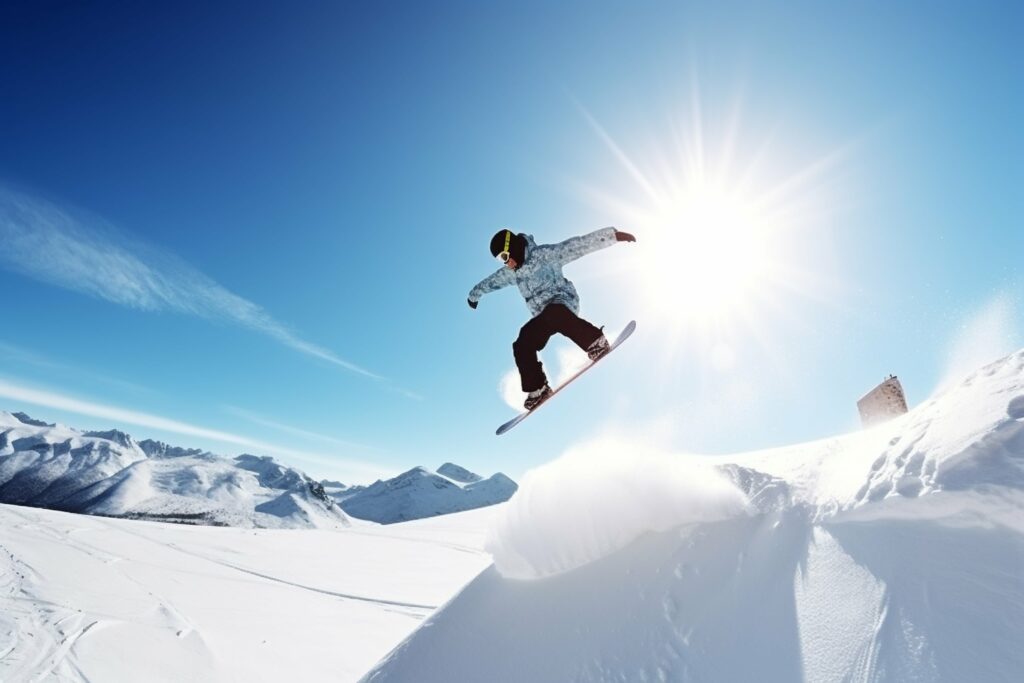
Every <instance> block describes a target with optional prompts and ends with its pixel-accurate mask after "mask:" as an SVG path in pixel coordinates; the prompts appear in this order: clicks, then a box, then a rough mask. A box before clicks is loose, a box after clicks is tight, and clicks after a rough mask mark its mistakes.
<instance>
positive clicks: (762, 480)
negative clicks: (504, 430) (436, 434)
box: [364, 351, 1024, 683]
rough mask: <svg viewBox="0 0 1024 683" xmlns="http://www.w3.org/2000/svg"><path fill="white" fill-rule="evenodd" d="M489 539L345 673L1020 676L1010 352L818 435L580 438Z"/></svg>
mask: <svg viewBox="0 0 1024 683" xmlns="http://www.w3.org/2000/svg"><path fill="white" fill-rule="evenodd" d="M489 548H490V549H491V551H492V553H493V555H494V560H495V565H494V566H493V567H491V568H489V569H487V570H486V571H484V572H483V573H482V574H481V575H480V576H478V577H477V578H476V579H475V580H474V581H473V582H472V583H470V584H469V585H468V586H467V587H466V588H465V589H464V590H463V591H462V592H461V593H460V594H459V595H458V596H457V597H456V598H455V599H453V600H452V601H451V602H450V603H449V604H448V605H446V606H445V607H444V608H443V609H442V610H440V611H439V612H438V613H436V614H435V615H434V616H433V617H432V618H431V619H430V620H429V621H428V622H427V623H426V624H424V626H423V627H421V628H420V629H418V630H417V631H416V632H415V633H414V634H413V635H412V636H410V637H409V638H408V639H407V640H406V641H405V642H404V643H402V644H401V645H400V646H399V647H398V648H396V649H395V650H394V651H393V652H392V653H391V654H390V655H389V656H388V657H387V658H385V659H384V660H382V661H381V662H380V663H379V664H378V665H377V667H375V668H374V669H373V670H372V671H371V672H370V673H368V674H367V675H366V677H365V678H364V680H365V681H372V682H374V683H380V682H384V681H412V680H415V681H423V682H430V681H461V680H488V681H494V682H498V681H531V682H536V683H543V682H548V681H551V682H556V681H558V682H560V681H751V680H757V681H801V680H805V681H840V680H846V681H1019V680H1021V677H1022V675H1024V647H1022V646H1021V644H1022V643H1024V351H1021V352H1018V353H1016V354H1013V355H1011V356H1009V357H1007V358H1005V359H1003V360H1001V361H999V362H996V363H993V364H991V365H989V366H987V367H985V368H982V369H981V370H979V371H978V372H976V373H974V374H973V375H971V376H970V377H967V378H966V379H964V380H963V381H962V382H961V383H960V384H958V385H956V386H954V387H953V388H952V389H950V390H948V391H946V392H945V393H943V394H942V395H940V396H937V397H935V398H933V399H931V400H929V401H927V402H926V403H924V404H923V405H921V406H919V407H917V408H916V409H915V410H913V411H911V412H910V413H909V414H907V415H905V416H903V417H901V418H900V419H898V420H896V421H893V422H890V423H888V424H885V425H882V426H879V427H877V428H875V429H872V430H870V431H866V432H862V433H857V434H852V435H848V436H844V437H839V438H835V439H828V440H824V441H820V442H815V443H810V444H804V445H800V446H795V447H791V448H782V449H775V450H771V451H765V452H759V453H750V454H745V455H742V456H736V457H727V458H703V457H696V456H685V455H679V454H667V453H661V452H656V451H651V450H648V449H643V448H638V447H637V445H636V444H635V443H630V442H623V441H613V440H605V441H598V442H593V443H590V444H587V445H584V446H581V447H579V448H577V449H575V450H573V451H572V452H570V453H567V454H566V455H565V456H563V457H562V458H560V459H559V460H557V461H555V462H553V463H550V464H548V465H545V466H543V467H540V468H538V469H536V470H533V471H531V472H530V473H528V475H527V476H526V478H525V479H524V481H523V483H522V487H521V489H520V491H519V492H518V494H517V495H516V496H515V497H514V498H513V499H512V500H511V501H510V502H509V503H508V504H507V505H505V506H503V508H502V509H501V512H500V515H499V517H498V521H497V522H496V524H495V527H494V532H493V535H492V537H491V539H490V541H489ZM428 626H429V627H428Z"/></svg>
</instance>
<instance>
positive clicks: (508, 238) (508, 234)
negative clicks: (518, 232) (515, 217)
mask: <svg viewBox="0 0 1024 683" xmlns="http://www.w3.org/2000/svg"><path fill="white" fill-rule="evenodd" d="M511 243H512V231H511V230H506V231H505V248H504V249H502V250H501V252H500V253H499V254H498V255H497V256H496V257H495V258H497V259H498V260H499V261H501V262H502V263H508V259H509V257H510V256H511V254H510V253H509V250H508V248H509V245H510V244H511Z"/></svg>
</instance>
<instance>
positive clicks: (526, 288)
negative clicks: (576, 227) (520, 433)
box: [468, 228, 636, 410]
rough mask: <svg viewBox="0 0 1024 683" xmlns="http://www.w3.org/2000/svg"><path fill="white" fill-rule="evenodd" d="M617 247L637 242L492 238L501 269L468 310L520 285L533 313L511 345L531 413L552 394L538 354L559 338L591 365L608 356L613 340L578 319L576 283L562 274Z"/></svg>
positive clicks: (607, 233)
mask: <svg viewBox="0 0 1024 683" xmlns="http://www.w3.org/2000/svg"><path fill="white" fill-rule="evenodd" d="M616 242H636V238H635V237H633V235H631V234H629V233H628V232H620V231H618V230H616V229H615V228H604V229H602V230H596V231H594V232H592V233H590V234H589V235H581V236H579V237H570V238H569V239H567V240H565V241H564V242H559V243H558V244H537V243H536V242H535V241H534V240H533V235H526V234H523V233H519V234H516V233H513V232H512V231H511V230H499V231H498V232H497V233H495V235H494V237H492V238H491V255H492V256H494V257H495V258H497V259H498V260H499V261H501V263H502V266H501V268H499V269H498V270H497V271H496V272H495V273H492V274H491V275H490V276H488V277H486V278H484V279H483V280H482V281H480V282H479V283H478V284H477V285H476V286H475V287H473V289H471V290H470V292H469V299H468V302H469V307H470V308H474V309H475V308H476V307H477V304H479V303H480V298H481V297H482V296H483V295H484V294H487V293H489V292H493V291H495V290H498V289H501V288H502V287H507V286H509V285H511V284H513V283H515V284H516V285H518V286H519V292H520V293H521V294H522V295H523V298H525V299H526V305H527V307H529V309H530V312H531V313H532V314H533V318H531V319H530V321H529V322H527V323H526V324H525V325H523V327H522V329H521V330H519V338H518V339H516V340H515V342H513V344H512V355H513V356H514V357H515V360H516V367H517V368H519V378H520V380H521V383H522V387H523V391H524V392H526V401H525V403H523V407H525V408H526V409H527V410H533V409H534V408H535V407H537V406H538V405H540V404H541V403H542V402H543V401H544V400H545V399H546V398H547V397H548V396H550V395H551V387H550V386H548V381H547V377H546V376H545V375H544V368H543V367H542V365H541V363H540V361H539V360H538V358H537V353H538V352H539V351H540V350H541V349H543V348H544V347H545V346H546V345H547V343H548V340H549V339H551V337H552V336H553V335H554V334H555V333H559V334H563V335H565V336H566V337H568V338H569V339H571V340H572V341H573V342H574V343H575V344H576V346H578V347H580V348H581V349H583V350H584V351H586V352H587V356H588V357H589V358H590V360H592V361H595V360H597V359H598V358H600V357H601V356H602V355H604V354H605V353H607V351H608V339H607V338H606V337H605V336H604V333H603V332H602V331H601V329H600V328H597V327H594V326H593V325H592V324H590V323H589V322H587V321H586V320H584V319H583V318H580V317H579V310H580V297H579V295H578V294H577V293H576V288H575V287H573V284H572V282H570V281H569V280H568V279H567V278H566V277H565V276H564V275H562V266H564V265H565V264H567V263H569V262H571V261H575V260H576V259H578V258H580V257H581V256H584V255H586V254H589V253H591V252H593V251H597V250H598V249H604V248H605V247H610V246H611V245H613V244H615V243H616Z"/></svg>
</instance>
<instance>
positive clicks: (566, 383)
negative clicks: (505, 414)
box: [495, 320, 636, 436]
mask: <svg viewBox="0 0 1024 683" xmlns="http://www.w3.org/2000/svg"><path fill="white" fill-rule="evenodd" d="M635 329H636V321H635V320H630V321H629V324H628V325H626V328H625V329H624V330H622V332H620V333H619V336H618V337H616V338H615V341H613V342H612V343H611V344H609V345H608V351H607V352H606V353H605V354H604V355H603V356H601V357H600V358H598V359H597V360H595V361H593V362H590V363H587V364H586V365H584V366H583V367H582V368H580V369H579V370H577V371H576V372H575V373H574V374H573V375H572V377H570V378H569V379H567V380H565V381H564V382H562V383H561V384H559V385H558V386H557V387H555V388H554V390H552V392H551V395H550V396H548V397H547V398H546V399H544V400H543V401H541V402H540V403H538V404H537V405H535V406H534V407H533V410H527V411H525V412H522V413H519V414H518V415H516V416H515V417H513V418H512V419H511V420H509V421H508V422H506V423H505V424H503V425H501V426H500V427H498V430H497V431H496V432H495V434H497V435H499V436H500V435H502V434H504V433H505V432H507V431H508V430H510V429H512V428H513V427H515V426H516V425H517V424H519V423H520V422H522V421H523V420H525V419H526V418H528V417H530V415H532V414H533V413H535V412H537V409H538V408H540V407H541V406H542V405H544V404H545V403H547V402H548V401H550V400H551V399H553V398H554V397H555V395H556V394H557V393H558V392H560V391H561V390H562V389H565V388H566V387H567V386H569V385H570V384H572V383H573V381H574V380H575V379H576V378H577V377H579V376H580V375H582V374H583V373H584V372H586V371H587V370H589V369H590V368H592V367H594V366H595V365H597V364H598V363H600V362H601V361H602V360H604V359H605V358H607V357H608V356H609V355H611V352H612V351H614V350H615V349H616V348H617V347H618V346H619V344H621V343H622V342H624V341H626V340H627V339H629V335H631V334H633V331H634V330H635Z"/></svg>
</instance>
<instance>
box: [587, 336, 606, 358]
mask: <svg viewBox="0 0 1024 683" xmlns="http://www.w3.org/2000/svg"><path fill="white" fill-rule="evenodd" d="M606 353H608V337H606V336H604V335H603V334H602V335H601V336H600V337H598V338H597V339H596V340H594V343H593V344H591V345H590V346H588V347H587V358H589V359H590V360H591V362H595V361H597V359H598V358H600V357H601V356H603V355H604V354H606Z"/></svg>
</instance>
